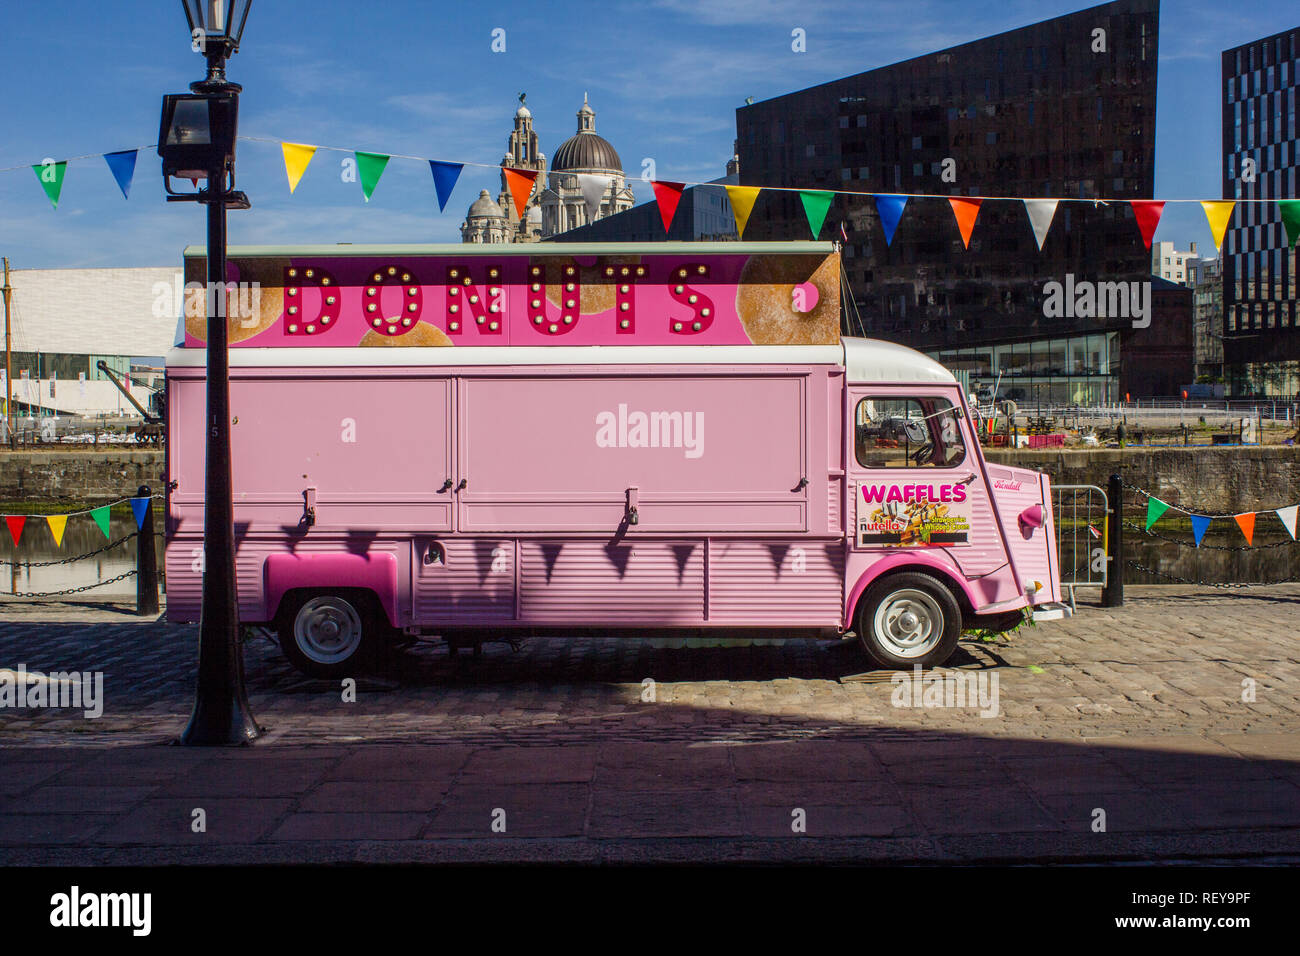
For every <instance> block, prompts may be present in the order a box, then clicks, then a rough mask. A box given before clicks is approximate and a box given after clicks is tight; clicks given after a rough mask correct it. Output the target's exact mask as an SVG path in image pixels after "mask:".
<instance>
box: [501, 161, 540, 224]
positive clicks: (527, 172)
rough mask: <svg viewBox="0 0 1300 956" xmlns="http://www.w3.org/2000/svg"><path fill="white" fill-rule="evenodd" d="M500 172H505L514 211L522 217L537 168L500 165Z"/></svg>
mask: <svg viewBox="0 0 1300 956" xmlns="http://www.w3.org/2000/svg"><path fill="white" fill-rule="evenodd" d="M501 172H503V173H505V177H506V185H507V186H509V187H510V195H511V196H512V197H513V198H514V200H515V212H516V213H517V214H518V216H519V218H520V219H523V218H524V208H525V207H526V206H527V205H528V197H529V196H531V195H532V194H533V184H534V183H536V182H537V170H535V169H511V168H510V167H509V166H502V167H501Z"/></svg>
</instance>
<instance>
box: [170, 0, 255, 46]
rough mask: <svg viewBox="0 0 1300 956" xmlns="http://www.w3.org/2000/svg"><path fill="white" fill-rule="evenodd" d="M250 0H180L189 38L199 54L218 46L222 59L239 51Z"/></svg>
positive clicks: (251, 0) (250, 3)
mask: <svg viewBox="0 0 1300 956" xmlns="http://www.w3.org/2000/svg"><path fill="white" fill-rule="evenodd" d="M252 2H253V0H181V5H182V6H183V7H184V8H185V19H186V20H188V21H189V24H190V38H191V40H193V42H194V45H195V48H196V49H197V50H198V51H199V52H200V53H205V54H207V53H209V52H210V50H211V48H213V47H217V48H218V49H219V52H220V55H221V57H222V58H223V59H224V58H226V57H229V56H230V55H231V54H233V53H235V52H236V51H237V50H238V49H239V38H240V37H241V36H243V33H244V22H245V21H246V20H247V19H248V8H249V7H250V6H251V5H252Z"/></svg>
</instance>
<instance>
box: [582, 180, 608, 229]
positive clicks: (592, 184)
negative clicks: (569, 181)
mask: <svg viewBox="0 0 1300 956" xmlns="http://www.w3.org/2000/svg"><path fill="white" fill-rule="evenodd" d="M613 181H614V177H613V176H596V175H594V174H592V173H578V189H579V191H580V192H581V193H582V201H583V202H585V203H586V204H587V215H588V216H589V217H591V218H592V219H595V218H596V217H597V216H599V215H600V204H601V203H602V202H604V200H605V194H606V193H608V192H609V184H610V183H612V182H613Z"/></svg>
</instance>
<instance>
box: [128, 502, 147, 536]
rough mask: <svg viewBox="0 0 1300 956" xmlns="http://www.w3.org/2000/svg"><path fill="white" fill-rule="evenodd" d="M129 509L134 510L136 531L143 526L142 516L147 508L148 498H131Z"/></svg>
mask: <svg viewBox="0 0 1300 956" xmlns="http://www.w3.org/2000/svg"><path fill="white" fill-rule="evenodd" d="M131 510H132V511H133V512H135V528H136V530H137V531H139V530H140V529H141V528H143V527H144V516H145V513H146V512H147V511H148V510H149V499H148V498H132V499H131Z"/></svg>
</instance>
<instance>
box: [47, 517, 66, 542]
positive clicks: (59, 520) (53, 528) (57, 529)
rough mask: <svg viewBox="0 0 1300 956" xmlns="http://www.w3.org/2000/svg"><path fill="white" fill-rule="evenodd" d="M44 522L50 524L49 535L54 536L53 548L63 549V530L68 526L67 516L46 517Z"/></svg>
mask: <svg viewBox="0 0 1300 956" xmlns="http://www.w3.org/2000/svg"><path fill="white" fill-rule="evenodd" d="M45 520H46V521H48V522H49V524H50V534H52V535H54V546H55V547H57V548H61V547H63V529H64V528H66V527H67V526H68V516H67V515H46V516H45Z"/></svg>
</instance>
